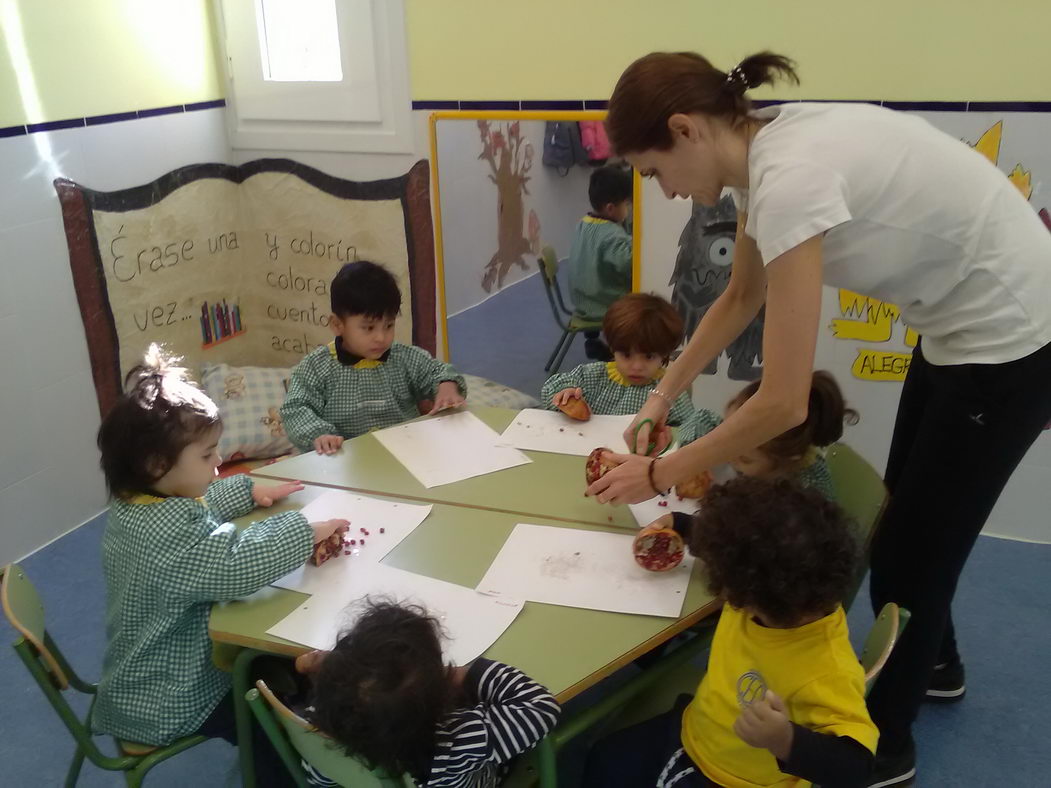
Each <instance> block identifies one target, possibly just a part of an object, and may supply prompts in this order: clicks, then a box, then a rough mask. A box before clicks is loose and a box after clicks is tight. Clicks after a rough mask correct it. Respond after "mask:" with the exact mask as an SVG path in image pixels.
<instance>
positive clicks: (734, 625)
mask: <svg viewBox="0 0 1051 788" xmlns="http://www.w3.org/2000/svg"><path fill="white" fill-rule="evenodd" d="M767 688H768V689H771V690H773V691H774V692H775V693H777V695H778V696H779V697H780V698H781V699H782V700H783V701H784V703H785V708H786V710H787V713H788V716H789V719H791V720H792V722H794V723H796V724H798V725H802V726H803V727H804V728H810V729H811V730H813V731H817V732H818V733H827V734H832V735H834V736H849V737H850V738H852V739H854V740H855V741H857V742H858V743H859V744H861V745H863V746H865V747H867V748H868V749H869V750H870V751H872V752H875V751H876V741H877V740H878V738H879V731H878V730H877V728H876V726H875V725H874V724H873V722H872V720H871V719H870V718H869V714H868V711H867V709H866V708H865V674H864V671H863V670H862V668H861V664H860V663H859V662H858V658H857V656H855V654H854V650H853V649H852V648H851V645H850V640H849V639H848V636H847V618H846V615H845V614H844V613H843V608H842V607H840V608H837V609H836V611H835V612H833V613H831V614H829V615H827V616H825V617H824V618H822V619H819V620H817V621H813V622H811V623H809V624H806V625H804V626H801V627H796V628H794V629H772V628H769V627H764V626H763V625H762V624H759V623H757V622H756V621H754V620H753V619H752V617H751V616H749V615H748V614H747V613H745V612H744V611H741V610H737V609H735V608H732V607H730V606H729V605H726V606H725V607H724V608H723V612H722V617H721V618H720V619H719V624H718V626H717V628H716V630H715V638H714V640H713V642H712V653H711V657H710V658H709V661H708V672H707V673H706V674H705V676H704V679H702V680H701V685H700V687H699V688H698V689H697V695H696V697H694V699H693V702H691V703H690V705H689V706H687V707H686V709H685V710H684V711H683V717H682V744H683V747H684V748H685V749H686V752H687V753H688V754H689V756H690V758H692V759H693V762H694V763H696V764H697V766H698V767H700V769H701V771H703V772H704V774H705V775H707V777H708V778H709V779H710V780H712V781H714V782H716V783H718V784H719V785H723V786H726V788H754V786H779V788H780V787H782V786H783V787H785V788H787V786H799V785H802V784H806V782H805V781H803V780H800V779H799V778H798V777H793V776H791V775H787V774H784V773H783V772H782V771H781V770H780V769H779V768H778V766H777V759H776V758H774V756H773V754H772V753H771V752H770V751H769V750H766V749H762V748H757V747H752V746H750V745H748V744H745V743H744V741H742V740H741V739H740V738H739V737H738V736H737V734H736V733H734V729H733V724H734V722H735V721H736V720H737V717H738V716H739V715H740V713H741V708H742V706H741V703H742V702H746V701H747V700H751V699H755V698H757V697H760V696H761V695H762V692H763V690H764V689H767Z"/></svg>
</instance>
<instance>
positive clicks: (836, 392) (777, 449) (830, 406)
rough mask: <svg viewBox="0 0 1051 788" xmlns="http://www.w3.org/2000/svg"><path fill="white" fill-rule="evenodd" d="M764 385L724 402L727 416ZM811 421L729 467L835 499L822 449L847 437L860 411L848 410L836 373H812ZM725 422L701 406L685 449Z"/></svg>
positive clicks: (683, 436) (684, 436)
mask: <svg viewBox="0 0 1051 788" xmlns="http://www.w3.org/2000/svg"><path fill="white" fill-rule="evenodd" d="M759 383H760V381H758V380H756V381H753V382H752V383H749V384H748V385H747V386H745V387H744V388H743V389H742V390H741V391H740V392H739V393H738V394H737V395H736V396H735V397H734V398H733V399H731V400H730V401H729V402H728V403H727V404H726V415H727V416H730V414H732V413H733V412H734V411H736V410H737V409H738V408H740V407H741V406H742V405H743V404H744V403H745V402H747V401H748V400H749V399H750V398H751V397H752V396H753V395H754V394H755V393H756V392H757V391H758V390H759ZM807 404H808V407H807V417H806V419H805V420H804V421H803V423H802V424H799V425H797V426H795V427H793V428H792V429H790V430H788V432H785V433H782V434H781V435H778V436H777V437H776V438H773V439H772V440H769V441H767V442H766V443H764V444H763V445H762V446H759V447H757V448H755V449H753V450H752V451H750V452H747V453H745V454H742V455H741V456H740V457H737V458H736V459H734V460H733V461H732V462H731V463H730V464H731V465H732V466H733V468H734V470H736V471H737V472H738V473H740V474H741V475H743V476H756V477H758V478H761V479H791V480H792V481H794V482H796V483H797V484H799V485H800V486H802V487H813V488H814V489H816V490H818V491H819V492H820V493H822V494H823V495H824V496H825V497H826V498H830V499H831V498H833V497H834V495H835V490H834V489H833V487H832V474H831V473H830V472H829V470H828V463H827V462H826V461H825V456H824V454H823V453H822V449H824V448H825V447H826V446H829V445H831V444H833V443H835V442H836V441H838V440H839V439H840V438H842V437H843V424H844V423H847V424H857V422H858V412H857V411H856V410H853V409H852V408H848V407H847V405H846V402H845V401H844V399H843V392H842V391H841V390H840V388H839V384H838V383H836V379H835V378H834V377H833V376H832V373H830V372H826V371H824V370H820V369H819V370H817V371H815V372H814V376H813V380H812V382H811V384H810V399H809V401H808V403H807ZM721 423H722V419H721V418H719V416H718V415H717V414H716V413H714V412H712V411H710V410H707V409H705V408H698V409H697V412H696V413H695V414H694V415H693V416H692V417H691V419H690V420H689V421H688V422H687V423H686V425H685V426H684V427H683V428H682V429H681V430H680V431H679V439H680V441H681V442H682V444H683V445H686V444H687V443H690V442H692V441H694V440H696V439H697V438H699V437H700V436H702V435H706V434H707V433H709V432H711V431H712V430H714V429H715V428H716V427H718V426H719V425H720V424H721Z"/></svg>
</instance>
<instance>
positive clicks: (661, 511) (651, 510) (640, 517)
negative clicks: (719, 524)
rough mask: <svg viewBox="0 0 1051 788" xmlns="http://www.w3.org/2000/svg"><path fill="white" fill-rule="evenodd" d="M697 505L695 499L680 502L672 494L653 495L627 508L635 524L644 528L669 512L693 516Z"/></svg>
mask: <svg viewBox="0 0 1051 788" xmlns="http://www.w3.org/2000/svg"><path fill="white" fill-rule="evenodd" d="M661 502H663V503H664V506H661ZM699 505H700V501H698V500H697V499H696V498H683V499H682V500H680V499H679V496H678V495H676V494H675V493H674V492H672V493H671V494H669V495H655V496H653V497H652V498H650V499H649V500H648V501H643V502H642V503H629V504H628V508H629V509H630V510H631V514H632V516H633V517H634V518H635V522H637V523H638V524H639V528H644V527H646V526H647V525H649V524H650V523H652V522H653V521H654V520H656V519H657V518H658V517H661V516H662V515H665V514H668V513H669V512H686V513H687V514H693V513H694V512H696V511H697V507H698V506H699Z"/></svg>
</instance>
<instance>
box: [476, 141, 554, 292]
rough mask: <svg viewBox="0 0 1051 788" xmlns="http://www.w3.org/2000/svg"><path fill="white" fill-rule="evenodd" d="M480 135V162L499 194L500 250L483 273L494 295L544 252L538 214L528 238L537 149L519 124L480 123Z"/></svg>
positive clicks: (487, 289) (533, 215) (485, 285)
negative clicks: (509, 276) (515, 267)
mask: <svg viewBox="0 0 1051 788" xmlns="http://www.w3.org/2000/svg"><path fill="white" fill-rule="evenodd" d="M478 132H479V135H480V137H481V140H482V152H481V153H480V154H479V155H478V158H479V159H484V160H485V161H486V162H488V163H489V180H491V181H492V182H493V183H495V184H496V191H497V204H496V221H497V249H496V253H495V254H494V255H493V256H492V258H491V259H490V260H489V262H488V263H487V264H486V266H485V269H484V271H483V272H482V288H483V289H484V290H485V292H487V293H491V292H492V291H493V289H494V286H495V289H497V290H499V289H500V288H501V287H502V286H503V284H504V278H505V277H506V276H507V272H508V271H510V270H511V266H513V265H518V266H519V267H521V268H522V269H526V268H527V265H526V261H525V255H526V254H527V253H532V254H538V253H539V252H540V220H539V219H538V218H537V215H536V212H535V211H530V212H529V224H528V232H529V237H528V238H527V237H526V229H527V225H526V221H525V203H524V201H523V195H528V194H529V190H528V189H527V188H526V184H527V183H528V182H529V174H528V173H529V171H530V170H531V169H532V168H533V146H532V144H531V143H530V142H529V141H528V140H526V139H525V138H523V137H522V133H521V126H520V125H519V123H518V121H515V122H514V123H510V124H503V125H501V124H499V123H497V124H493V123H491V122H490V121H487V120H479V121H478Z"/></svg>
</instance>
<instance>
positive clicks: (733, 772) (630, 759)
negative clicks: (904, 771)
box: [584, 477, 879, 788]
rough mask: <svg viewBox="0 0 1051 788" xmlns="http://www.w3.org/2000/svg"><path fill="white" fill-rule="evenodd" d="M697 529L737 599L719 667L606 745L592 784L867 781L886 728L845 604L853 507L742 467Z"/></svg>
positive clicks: (723, 584)
mask: <svg viewBox="0 0 1051 788" xmlns="http://www.w3.org/2000/svg"><path fill="white" fill-rule="evenodd" d="M689 530H690V534H689V541H688V545H689V550H690V552H691V553H692V554H693V555H695V556H697V557H698V558H700V559H701V560H702V561H703V562H704V564H705V567H706V568H707V574H708V588H709V590H710V591H711V593H712V594H714V595H715V596H720V597H723V598H724V599H725V600H726V604H725V605H724V607H723V611H722V615H721V616H720V617H719V623H718V625H717V626H716V630H715V635H714V638H713V640H712V648H711V655H710V657H709V660H708V672H707V673H706V674H705V675H704V678H703V679H702V680H701V683H700V686H698V688H697V694H696V695H695V696H694V697H693V698H692V699H691V698H689V697H688V696H682V697H681V698H680V699H679V702H677V703H676V704H675V706H674V708H673V709H672V710H671V711H669V712H667V713H665V714H663V715H661V716H659V717H655V718H653V719H651V720H648V721H646V722H643V723H641V724H639V725H636V726H633V727H630V728H626V729H624V730H623V731H620V732H618V733H615V734H613V735H612V736H610V737H609V738H607V739H606V740H604V741H601V742H599V744H598V745H597V746H596V747H595V748H594V749H593V751H592V753H591V755H590V757H589V759H588V768H587V774H586V777H585V781H584V785H585V786H587V787H588V788H599V787H601V788H617V787H618V786H624V788H629V787H630V788H635V787H636V786H641V785H655V786H657V787H658V788H671V786H675V787H676V788H697V787H699V786H717V785H724V786H725V785H734V786H744V785H765V786H780V787H781V788H788V787H789V786H795V785H798V784H799V782H800V781H801V780H808V781H810V782H812V783H816V784H820V785H828V786H832V785H837V786H861V785H865V784H866V783H865V781H866V778H867V776H868V774H869V772H870V770H871V768H872V763H873V760H874V756H873V753H874V752H875V749H876V742H877V739H878V738H879V732H878V730H877V729H876V726H875V725H874V724H873V723H872V720H871V719H870V718H869V715H868V711H867V710H866V708H865V677H864V672H863V670H862V668H861V665H860V663H859V662H858V658H857V656H855V654H854V651H853V649H852V648H851V645H850V639H849V633H848V631H847V619H846V614H845V613H844V611H843V607H842V605H841V604H840V600H842V599H843V596H844V595H845V593H846V592H847V589H848V588H849V587H850V585H851V583H852V582H853V580H854V577H855V569H856V566H857V546H856V545H855V544H854V541H853V538H852V537H851V535H850V531H849V529H848V526H847V523H846V518H845V516H844V514H843V512H842V511H841V510H840V509H839V507H837V506H836V505H835V504H833V503H832V502H831V501H829V500H827V499H826V498H824V497H823V496H822V495H821V494H820V493H818V492H817V491H815V490H804V489H802V488H800V487H799V486H797V485H795V484H793V483H791V482H790V481H788V480H786V479H781V480H777V481H766V480H763V479H756V478H746V477H742V478H738V479H734V480H732V481H730V482H727V483H726V484H724V485H719V486H717V487H713V488H712V490H711V491H710V492H709V493H708V495H707V496H706V497H705V499H704V504H703V506H702V507H701V509H700V511H699V512H698V513H697V514H696V515H695V516H694V523H693V526H692V527H691V528H690V529H689Z"/></svg>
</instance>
